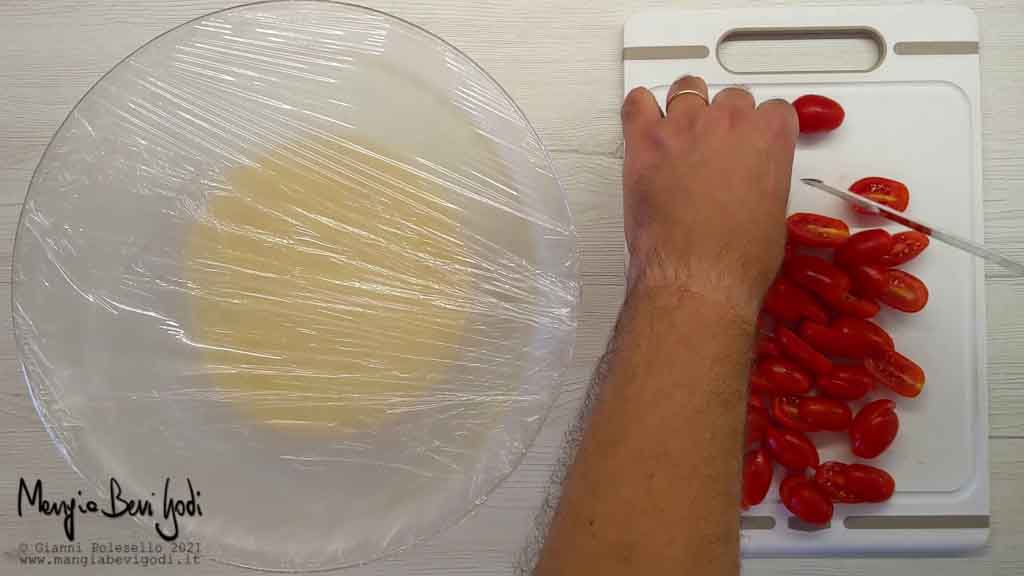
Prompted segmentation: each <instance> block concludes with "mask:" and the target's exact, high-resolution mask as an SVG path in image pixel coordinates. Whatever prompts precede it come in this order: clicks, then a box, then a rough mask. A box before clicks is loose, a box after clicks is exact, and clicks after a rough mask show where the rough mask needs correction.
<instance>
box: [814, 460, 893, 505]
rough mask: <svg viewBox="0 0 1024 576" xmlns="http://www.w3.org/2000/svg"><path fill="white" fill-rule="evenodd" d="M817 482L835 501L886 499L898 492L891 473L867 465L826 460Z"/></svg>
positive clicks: (819, 469)
mask: <svg viewBox="0 0 1024 576" xmlns="http://www.w3.org/2000/svg"><path fill="white" fill-rule="evenodd" d="M814 482H815V484H817V485H818V486H820V487H821V488H822V489H823V490H824V491H825V493H826V494H828V495H829V496H830V497H831V499H832V501H833V502H849V503H858V502H885V501H886V500H888V499H890V498H892V495H893V492H895V491H896V481H895V480H893V479H892V476H890V475H889V473H888V472H886V471H885V470H882V469H881V468H875V467H874V466H868V465H866V464H844V463H842V462H825V463H824V464H822V465H821V466H818V467H817V468H816V469H815V470H814Z"/></svg>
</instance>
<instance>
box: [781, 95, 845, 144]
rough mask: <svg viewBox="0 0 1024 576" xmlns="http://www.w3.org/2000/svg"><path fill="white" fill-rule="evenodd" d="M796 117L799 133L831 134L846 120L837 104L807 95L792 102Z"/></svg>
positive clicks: (829, 99) (823, 97) (823, 98)
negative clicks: (798, 121)
mask: <svg viewBox="0 0 1024 576" xmlns="http://www.w3.org/2000/svg"><path fill="white" fill-rule="evenodd" d="M793 108H795V109H796V116H797V118H798V119H799V120H800V133H801V134H812V133H815V132H831V131H832V130H835V129H836V128H839V127H840V126H842V124H843V119H844V118H846V112H845V111H844V110H843V107H842V106H840V105H839V102H836V101H835V100H833V99H831V98H828V97H826V96H820V95H818V94H807V95H805V96H801V97H799V98H797V99H796V100H794V101H793Z"/></svg>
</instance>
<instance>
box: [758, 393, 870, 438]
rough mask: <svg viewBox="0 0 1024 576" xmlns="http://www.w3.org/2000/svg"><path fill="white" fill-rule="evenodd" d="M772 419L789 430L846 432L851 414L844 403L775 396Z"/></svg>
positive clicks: (804, 397) (816, 398)
mask: <svg viewBox="0 0 1024 576" xmlns="http://www.w3.org/2000/svg"><path fill="white" fill-rule="evenodd" d="M772 417H773V418H774V419H775V421H776V422H778V423H780V424H782V425H783V426H785V427H786V428H789V429H790V430H797V431H799V432H817V431H819V430H832V431H839V430H846V429H847V428H849V427H850V421H851V420H852V419H853V414H852V413H851V412H850V407H849V406H847V405H846V403H845V402H840V401H838V400H833V399H831V398H821V397H811V396H802V397H801V396H776V397H775V400H774V401H773V402H772Z"/></svg>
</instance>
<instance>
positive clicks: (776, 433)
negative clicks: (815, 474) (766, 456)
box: [764, 427, 819, 470]
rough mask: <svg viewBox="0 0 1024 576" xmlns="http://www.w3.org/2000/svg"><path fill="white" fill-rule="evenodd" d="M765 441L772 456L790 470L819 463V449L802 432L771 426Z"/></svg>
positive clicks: (810, 466) (811, 466)
mask: <svg viewBox="0 0 1024 576" xmlns="http://www.w3.org/2000/svg"><path fill="white" fill-rule="evenodd" d="M764 442H765V445H767V446H768V450H769V451H770V452H771V455H772V457H773V458H775V460H776V461H777V462H778V463H779V464H782V465H783V466H785V467H786V468H789V469H790V470H803V469H804V468H813V467H815V466H817V465H818V462H819V460H818V449H817V448H815V447H814V443H813V442H811V441H810V440H809V439H808V438H807V436H805V435H804V434H803V433H801V432H797V431H796V430H787V429H785V428H775V427H769V428H768V432H767V433H766V434H765V437H764Z"/></svg>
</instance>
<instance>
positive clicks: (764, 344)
mask: <svg viewBox="0 0 1024 576" xmlns="http://www.w3.org/2000/svg"><path fill="white" fill-rule="evenodd" d="M754 354H755V356H757V357H758V358H765V357H768V356H775V357H778V356H782V347H781V346H780V345H779V341H778V340H777V339H776V338H775V337H774V336H771V335H768V334H762V335H761V336H760V337H758V339H757V346H756V347H755V349H754Z"/></svg>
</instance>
